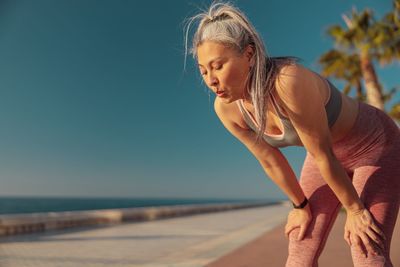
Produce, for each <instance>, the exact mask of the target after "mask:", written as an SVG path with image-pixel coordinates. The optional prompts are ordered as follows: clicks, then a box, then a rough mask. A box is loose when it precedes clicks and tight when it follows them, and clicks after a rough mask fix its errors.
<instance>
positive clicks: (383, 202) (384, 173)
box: [286, 102, 400, 267]
mask: <svg viewBox="0 0 400 267" xmlns="http://www.w3.org/2000/svg"><path fill="white" fill-rule="evenodd" d="M332 147H333V151H334V153H335V155H336V157H337V159H338V160H339V161H340V162H341V164H342V166H343V167H344V168H345V170H346V171H347V173H348V175H349V177H350V179H351V180H352V183H353V185H354V187H355V188H356V190H357V192H358V195H359V196H360V198H361V200H362V202H363V203H364V205H365V207H366V208H367V209H368V210H369V211H370V212H371V214H372V216H373V217H374V219H375V221H376V223H377V225H378V226H379V227H380V228H381V229H382V230H383V231H384V233H385V235H386V237H387V241H386V243H385V247H386V250H385V251H383V255H381V256H372V255H370V254H368V258H365V256H363V255H361V254H360V252H359V251H358V250H356V249H353V248H351V255H352V259H353V264H354V266H355V267H377V266H380V267H392V266H393V265H392V263H391V260H390V256H389V253H390V242H391V239H392V234H393V230H394V226H395V223H396V218H397V214H398V212H399V205H400V130H399V127H398V126H397V125H396V124H395V123H394V122H393V120H392V119H391V118H390V117H389V116H388V115H386V114H385V113H384V112H383V111H381V110H379V109H377V108H375V107H373V106H370V105H368V104H365V103H362V102H360V103H359V113H358V117H357V119H356V123H355V125H354V126H353V128H352V129H351V130H350V132H349V133H348V134H347V135H346V136H345V137H344V138H342V139H341V140H339V141H337V142H335V143H334V144H333V146H332ZM300 185H301V187H302V189H303V191H304V194H305V195H306V196H307V197H308V199H309V203H310V207H311V211H312V213H313V220H312V222H311V224H310V225H309V227H308V229H307V232H306V235H305V238H304V239H303V240H301V241H297V240H296V237H297V235H298V232H299V229H298V228H297V229H295V230H293V231H292V232H291V233H290V235H289V256H288V259H287V262H286V267H315V266H318V257H319V256H320V254H321V252H322V250H323V248H324V246H325V243H326V240H327V238H328V234H329V232H330V230H331V228H332V226H333V223H334V221H335V219H336V217H337V215H338V212H339V210H340V208H341V203H340V202H339V200H338V199H337V197H336V196H335V194H334V193H333V191H332V190H331V189H330V188H329V186H328V185H327V184H326V182H325V181H324V179H323V178H322V176H321V175H320V172H319V169H318V167H317V166H316V165H315V162H314V159H313V158H312V156H311V155H310V154H308V153H307V156H306V158H305V161H304V165H303V168H302V171H301V176H300ZM343 234H344V229H343ZM343 245H346V246H347V243H346V242H345V241H344V239H343Z"/></svg>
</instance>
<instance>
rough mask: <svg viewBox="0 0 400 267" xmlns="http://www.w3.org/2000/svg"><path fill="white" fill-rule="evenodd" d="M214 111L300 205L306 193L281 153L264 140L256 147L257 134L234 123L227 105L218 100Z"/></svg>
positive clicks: (267, 172) (293, 200)
mask: <svg viewBox="0 0 400 267" xmlns="http://www.w3.org/2000/svg"><path fill="white" fill-rule="evenodd" d="M214 109H215V112H216V114H217V116H218V118H219V119H220V120H221V122H222V124H223V125H224V126H225V128H226V129H227V130H228V131H229V132H230V133H231V134H232V135H233V136H235V137H236V138H237V139H238V140H239V141H241V142H242V143H243V144H244V145H245V146H246V147H247V149H248V150H249V151H250V152H251V153H252V154H253V155H254V156H255V158H256V159H257V160H258V161H259V163H260V164H261V166H262V167H263V169H264V171H265V173H266V174H267V175H268V176H269V177H270V178H271V179H272V180H273V181H274V182H275V184H276V185H277V186H278V187H279V188H280V189H281V190H282V191H283V192H284V193H285V194H286V195H287V196H288V198H289V199H290V200H291V201H292V202H293V203H294V204H296V205H299V204H300V203H301V202H302V201H303V200H304V193H303V190H302V189H301V187H300V185H299V183H298V181H297V179H296V175H295V174H294V172H293V170H292V168H291V167H290V165H289V163H288V161H287V160H286V158H285V157H284V155H283V154H282V153H281V151H280V150H279V149H277V148H275V147H272V146H271V145H269V144H268V143H266V142H265V141H264V140H261V141H260V142H259V143H258V144H257V145H255V144H254V143H255V140H256V133H255V132H254V131H253V130H251V129H244V128H242V127H240V126H239V125H238V124H237V123H235V122H234V121H232V120H231V119H230V118H229V116H227V115H226V114H230V112H229V110H227V107H226V106H225V104H223V103H220V102H219V101H218V98H216V100H215V102H214Z"/></svg>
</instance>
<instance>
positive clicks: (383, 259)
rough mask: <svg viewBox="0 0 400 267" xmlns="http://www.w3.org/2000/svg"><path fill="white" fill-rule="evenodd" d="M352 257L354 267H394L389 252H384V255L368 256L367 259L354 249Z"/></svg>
mask: <svg viewBox="0 0 400 267" xmlns="http://www.w3.org/2000/svg"><path fill="white" fill-rule="evenodd" d="M351 257H352V259H353V264H354V267H393V264H392V261H391V260H390V256H389V252H388V251H384V253H383V254H382V255H371V254H368V256H367V257H365V255H364V254H362V253H361V252H360V251H359V250H358V249H355V248H353V247H352V248H351Z"/></svg>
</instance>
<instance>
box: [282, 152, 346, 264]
mask: <svg viewBox="0 0 400 267" xmlns="http://www.w3.org/2000/svg"><path fill="white" fill-rule="evenodd" d="M299 183H300V186H301V188H302V189H303V192H304V194H305V195H306V197H307V198H308V199H309V204H310V208H311V211H312V215H313V218H312V221H311V223H310V225H309V227H308V229H307V231H306V234H305V236H304V239H303V240H301V241H297V240H296V238H297V235H298V233H299V229H298V228H297V229H295V230H293V231H292V232H291V233H290V235H289V257H288V261H287V264H286V266H317V260H318V257H319V256H320V254H321V252H322V250H323V248H324V246H325V243H326V240H327V237H328V234H329V232H330V230H331V228H332V226H333V223H334V221H335V219H336V217H337V214H338V212H339V210H340V207H341V204H340V202H339V200H338V199H337V197H336V196H335V194H334V193H333V191H332V190H331V189H330V187H329V186H328V185H327V184H326V182H325V181H324V179H323V177H322V176H321V174H320V171H319V169H318V167H317V166H316V164H315V162H314V159H313V158H312V156H311V155H310V154H309V153H307V156H306V159H305V161H304V164H303V168H302V170H301V174H300V181H299ZM305 247H307V250H305V249H304V248H305Z"/></svg>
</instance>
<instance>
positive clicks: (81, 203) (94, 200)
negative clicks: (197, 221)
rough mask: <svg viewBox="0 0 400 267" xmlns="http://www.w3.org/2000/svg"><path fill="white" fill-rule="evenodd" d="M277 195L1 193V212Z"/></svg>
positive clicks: (213, 201) (226, 200)
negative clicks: (94, 195)
mask: <svg viewBox="0 0 400 267" xmlns="http://www.w3.org/2000/svg"><path fill="white" fill-rule="evenodd" d="M279 201H284V199H274V198H253V199H251V198H188V197H93V196H0V215H5V214H24V213H39V212H62V211H82V210H102V209H120V208H141V207H153V206H154V207H160V206H174V205H191V204H208V203H209V204H218V203H246V202H265V203H274V202H279Z"/></svg>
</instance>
